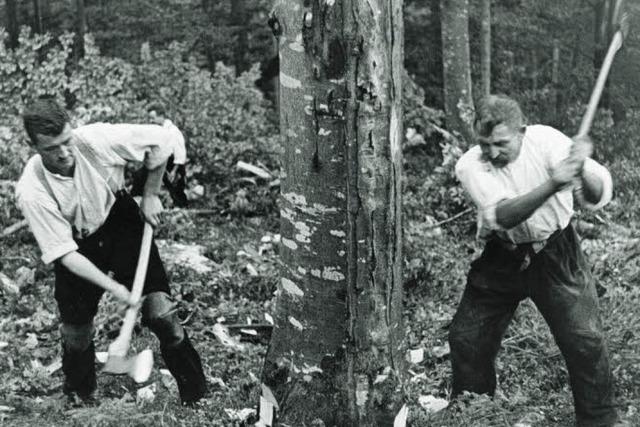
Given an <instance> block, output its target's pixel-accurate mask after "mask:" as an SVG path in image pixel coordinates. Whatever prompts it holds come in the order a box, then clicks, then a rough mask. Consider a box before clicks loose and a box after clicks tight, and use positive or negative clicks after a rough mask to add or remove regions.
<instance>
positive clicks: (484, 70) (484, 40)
mask: <svg viewBox="0 0 640 427" xmlns="http://www.w3.org/2000/svg"><path fill="white" fill-rule="evenodd" d="M480 46H481V51H480V64H481V66H480V72H481V78H482V94H483V95H484V96H487V95H489V94H490V93H491V0H482V16H481V19H480Z"/></svg>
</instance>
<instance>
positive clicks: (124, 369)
mask: <svg viewBox="0 0 640 427" xmlns="http://www.w3.org/2000/svg"><path fill="white" fill-rule="evenodd" d="M152 238H153V228H152V227H151V224H149V223H148V222H145V223H144V232H143V234H142V244H141V245H140V255H139V256H138V265H137V267H136V274H135V277H134V279H133V287H132V289H131V296H132V297H133V298H134V299H135V300H136V301H137V300H140V296H141V295H142V288H143V287H144V279H145V277H146V275H147V265H148V264H149V251H150V249H151V240H152ZM137 315H138V307H137V306H136V307H129V308H127V312H126V314H125V316H124V321H123V322H122V327H121V328H120V334H119V335H118V337H117V338H116V339H115V340H114V341H113V342H112V343H111V344H110V345H109V356H108V358H107V361H106V363H105V365H104V367H103V368H102V371H103V372H106V373H108V374H114V375H122V374H127V375H129V376H130V377H131V378H133V380H134V381H135V382H137V383H141V382H144V381H146V380H148V379H149V376H150V375H151V369H152V368H153V353H152V352H151V350H150V349H146V350H143V351H142V352H140V353H139V354H137V355H135V356H132V357H127V352H128V351H129V344H130V343H131V334H132V332H133V325H134V324H135V322H136V317H137Z"/></svg>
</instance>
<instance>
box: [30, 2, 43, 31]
mask: <svg viewBox="0 0 640 427" xmlns="http://www.w3.org/2000/svg"><path fill="white" fill-rule="evenodd" d="M32 4H33V30H34V31H35V32H36V33H38V34H42V32H43V27H42V12H41V9H40V0H33V1H32Z"/></svg>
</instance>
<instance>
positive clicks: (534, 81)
mask: <svg viewBox="0 0 640 427" xmlns="http://www.w3.org/2000/svg"><path fill="white" fill-rule="evenodd" d="M531 90H532V91H534V92H535V91H537V90H538V52H537V51H536V50H535V49H531Z"/></svg>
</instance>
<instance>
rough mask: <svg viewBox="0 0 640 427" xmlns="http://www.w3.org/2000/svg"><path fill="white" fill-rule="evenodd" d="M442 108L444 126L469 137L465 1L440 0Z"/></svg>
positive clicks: (470, 113) (470, 99)
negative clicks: (442, 77) (445, 122)
mask: <svg viewBox="0 0 640 427" xmlns="http://www.w3.org/2000/svg"><path fill="white" fill-rule="evenodd" d="M440 14H441V20H442V63H443V67H444V68H443V74H444V88H443V90H444V111H445V113H446V121H447V126H448V128H449V129H450V130H454V131H457V132H459V133H460V134H461V135H462V136H463V137H464V139H466V140H467V142H471V141H472V140H473V130H472V125H473V123H472V122H473V114H474V113H473V111H474V106H473V96H472V89H471V87H472V85H471V60H470V57H469V28H468V24H469V18H468V16H469V15H468V14H469V2H468V0H441V1H440Z"/></svg>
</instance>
